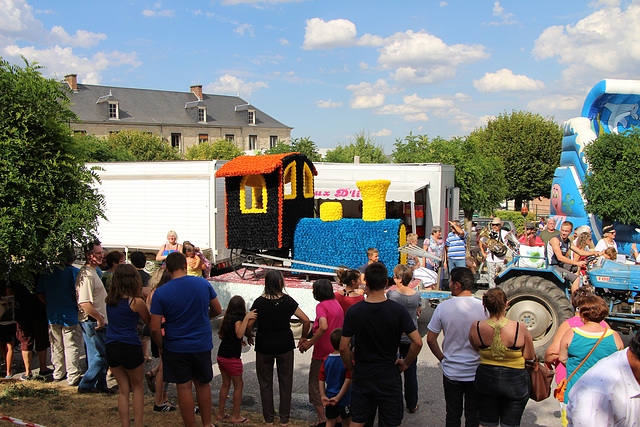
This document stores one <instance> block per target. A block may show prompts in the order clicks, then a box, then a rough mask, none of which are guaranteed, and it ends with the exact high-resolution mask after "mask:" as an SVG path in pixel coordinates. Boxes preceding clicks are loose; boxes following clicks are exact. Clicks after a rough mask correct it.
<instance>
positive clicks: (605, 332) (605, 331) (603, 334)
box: [567, 328, 609, 382]
mask: <svg viewBox="0 0 640 427" xmlns="http://www.w3.org/2000/svg"><path fill="white" fill-rule="evenodd" d="M608 331H609V329H608V328H607V329H605V330H604V332H603V333H602V336H601V337H600V339H599V340H598V342H597V343H596V345H594V346H593V348H592V349H591V351H590V352H589V354H587V357H585V358H584V360H583V361H582V362H580V364H579V365H578V367H577V368H576V369H575V371H573V372H572V373H571V375H569V377H568V378H567V382H569V381H570V380H571V377H572V376H573V374H575V373H576V372H578V370H579V369H580V367H581V366H582V365H583V364H584V362H586V361H587V359H588V358H589V356H591V353H593V350H595V349H596V347H597V346H598V344H600V341H602V339H603V338H604V336H605V335H606V334H607V332H608ZM574 333H575V332H574Z"/></svg>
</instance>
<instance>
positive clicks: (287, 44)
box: [278, 38, 291, 46]
mask: <svg viewBox="0 0 640 427" xmlns="http://www.w3.org/2000/svg"><path fill="white" fill-rule="evenodd" d="M278 41H279V42H280V44H281V45H282V46H291V42H289V40H287V39H285V38H280V39H278Z"/></svg>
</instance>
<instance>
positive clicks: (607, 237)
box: [595, 225, 619, 252]
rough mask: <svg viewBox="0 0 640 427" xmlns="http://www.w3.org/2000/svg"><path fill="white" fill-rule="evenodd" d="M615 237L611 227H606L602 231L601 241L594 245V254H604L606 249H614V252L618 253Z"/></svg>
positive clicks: (614, 231)
mask: <svg viewBox="0 0 640 427" xmlns="http://www.w3.org/2000/svg"><path fill="white" fill-rule="evenodd" d="M615 237H616V230H615V228H613V225H608V226H606V227H605V228H603V229H602V239H600V240H599V241H598V244H597V245H596V249H595V250H596V252H604V250H605V249H607V248H614V249H615V250H616V252H619V251H618V244H617V243H616V241H615V240H614V238H615Z"/></svg>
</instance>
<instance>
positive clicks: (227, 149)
mask: <svg viewBox="0 0 640 427" xmlns="http://www.w3.org/2000/svg"><path fill="white" fill-rule="evenodd" d="M243 154H244V153H243V151H242V150H241V149H240V148H238V146H237V145H235V144H234V143H233V142H230V141H227V140H226V139H219V140H217V141H214V142H205V143H202V144H198V145H193V146H191V147H189V148H187V155H186V157H187V159H188V160H231V159H235V158H236V157H238V156H242V155H243Z"/></svg>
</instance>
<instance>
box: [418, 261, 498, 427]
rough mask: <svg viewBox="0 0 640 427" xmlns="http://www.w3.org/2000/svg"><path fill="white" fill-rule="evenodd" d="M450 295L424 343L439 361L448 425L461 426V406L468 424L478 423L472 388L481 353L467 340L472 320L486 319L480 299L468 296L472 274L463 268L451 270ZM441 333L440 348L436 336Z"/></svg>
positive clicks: (439, 307)
mask: <svg viewBox="0 0 640 427" xmlns="http://www.w3.org/2000/svg"><path fill="white" fill-rule="evenodd" d="M450 282H451V285H450V288H451V295H452V296H453V298H451V299H448V300H445V301H442V302H441V303H440V304H438V306H437V307H436V310H435V312H434V313H433V316H431V321H429V325H428V326H427V328H428V329H429V332H427V344H428V345H429V348H430V349H431V352H432V353H433V355H434V356H435V357H436V358H437V359H438V360H439V361H440V363H441V364H442V372H443V375H442V385H443V387H444V400H445V404H446V410H447V415H446V425H447V427H455V426H460V419H461V417H462V413H463V409H464V418H465V422H466V426H467V427H473V426H477V425H478V398H477V393H476V391H475V389H474V384H473V383H474V380H475V377H476V369H477V368H478V365H480V355H479V354H478V352H477V351H476V350H475V349H474V348H473V347H472V346H471V343H470V342H469V328H470V327H471V324H473V322H476V321H479V320H484V319H486V318H487V316H486V314H485V311H484V307H483V306H482V302H481V301H480V300H479V299H477V298H475V297H474V296H473V295H471V291H472V290H473V274H472V273H471V270H469V269H468V268H466V267H457V268H454V269H453V271H452V272H451V281H450ZM441 332H442V333H443V334H444V340H443V341H442V349H440V345H439V344H438V335H440V333H441Z"/></svg>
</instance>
